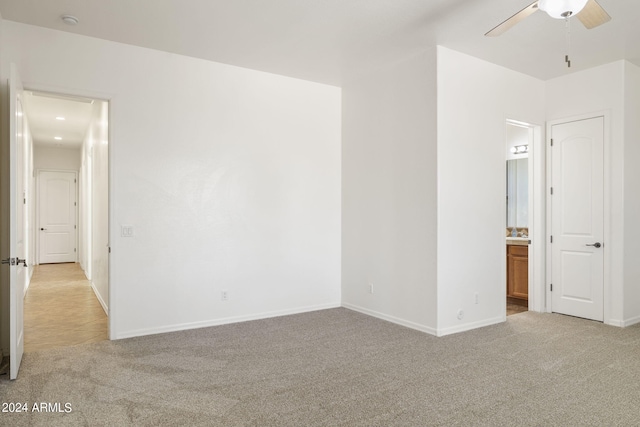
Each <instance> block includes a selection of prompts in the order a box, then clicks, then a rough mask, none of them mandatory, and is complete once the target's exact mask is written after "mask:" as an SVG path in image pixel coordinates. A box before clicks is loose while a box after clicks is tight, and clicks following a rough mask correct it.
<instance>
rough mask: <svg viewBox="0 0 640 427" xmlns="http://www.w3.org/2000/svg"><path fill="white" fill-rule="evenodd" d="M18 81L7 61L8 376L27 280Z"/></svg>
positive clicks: (16, 365) (20, 347) (18, 342)
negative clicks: (8, 165)
mask: <svg viewBox="0 0 640 427" xmlns="http://www.w3.org/2000/svg"><path fill="white" fill-rule="evenodd" d="M22 92H23V90H22V82H21V81H20V77H19V76H18V72H17V69H16V67H15V65H14V64H11V73H10V77H9V135H10V136H9V156H10V159H9V163H10V167H9V187H10V189H9V209H10V213H9V224H10V225H9V250H10V254H9V256H10V258H9V259H8V260H3V263H5V261H6V263H8V264H9V269H10V273H9V328H10V332H9V371H10V372H9V378H11V379H12V380H14V379H16V378H17V377H18V370H19V369H20V362H21V361H22V353H23V352H24V322H23V318H24V291H25V286H26V280H27V268H26V261H25V252H26V250H25V249H26V247H25V234H26V233H25V230H24V203H25V201H24V189H25V183H24V134H25V130H24V109H23V106H22V100H23V98H22Z"/></svg>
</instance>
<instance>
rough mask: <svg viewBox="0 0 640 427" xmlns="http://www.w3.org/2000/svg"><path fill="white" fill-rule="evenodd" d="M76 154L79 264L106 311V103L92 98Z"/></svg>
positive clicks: (107, 201) (107, 173)
mask: <svg viewBox="0 0 640 427" xmlns="http://www.w3.org/2000/svg"><path fill="white" fill-rule="evenodd" d="M94 101H95V102H94V103H93V107H92V109H93V111H92V115H91V120H90V123H89V127H88V128H87V132H86V135H85V138H84V141H83V143H82V149H81V155H80V209H79V210H80V213H79V217H80V227H79V229H80V238H79V241H80V244H79V246H80V254H79V259H80V264H81V266H82V269H83V270H84V272H85V275H86V276H87V279H89V281H90V282H91V286H92V288H93V290H94V292H95V294H96V297H97V298H98V300H99V301H100V304H101V305H102V307H103V308H104V310H105V312H106V313H107V314H108V313H109V217H108V215H109V104H108V102H106V101H100V100H94Z"/></svg>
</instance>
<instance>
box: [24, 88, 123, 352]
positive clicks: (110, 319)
mask: <svg viewBox="0 0 640 427" xmlns="http://www.w3.org/2000/svg"><path fill="white" fill-rule="evenodd" d="M23 86H24V88H25V89H24V90H32V91H37V92H47V93H51V94H58V95H63V96H65V95H66V96H75V97H79V98H90V99H95V100H100V101H106V102H107V107H108V108H107V113H108V117H109V122H108V123H107V130H108V133H109V138H108V146H109V149H108V155H107V160H108V162H109V165H108V168H107V170H108V171H109V179H108V186H109V189H108V195H107V197H108V204H109V208H108V213H107V219H108V225H107V228H108V232H107V234H108V238H109V267H108V272H109V278H108V286H109V292H108V295H109V307H108V309H109V310H108V313H107V335H108V337H109V340H114V339H116V338H117V329H116V325H117V322H116V313H117V297H116V295H117V289H116V284H115V281H114V280H113V278H114V277H115V274H116V264H117V262H116V259H115V258H114V257H112V256H111V252H112V249H113V247H114V244H115V243H116V242H117V240H116V239H115V238H114V237H115V236H114V230H115V225H114V224H115V222H114V219H115V206H114V203H113V201H114V200H115V197H114V194H115V192H116V190H115V188H114V187H115V185H114V183H115V182H116V179H115V177H116V168H115V164H114V158H115V154H114V153H115V150H116V148H115V147H116V145H115V144H114V140H115V138H114V136H113V135H114V129H115V125H114V120H113V112H114V103H117V97H116V95H115V94H113V93H105V92H99V91H92V90H84V89H77V88H72V87H67V86H56V85H50V84H43V83H38V82H33V81H28V80H27V81H23Z"/></svg>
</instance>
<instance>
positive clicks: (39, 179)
mask: <svg viewBox="0 0 640 427" xmlns="http://www.w3.org/2000/svg"><path fill="white" fill-rule="evenodd" d="M24 98H25V107H26V108H25V117H26V120H27V122H28V124H29V128H30V135H31V138H32V139H31V140H30V141H29V143H30V144H31V146H32V152H33V157H32V159H31V164H30V165H29V166H28V168H29V167H30V169H31V170H30V173H29V176H31V177H33V178H31V182H30V187H29V190H30V191H29V192H28V194H27V198H26V200H28V202H29V203H28V204H29V205H30V206H29V209H30V210H29V215H30V220H29V221H28V223H29V226H28V227H27V228H28V234H29V235H30V237H31V239H30V255H29V264H31V265H30V269H31V273H32V277H31V280H30V281H29V283H28V286H27V288H26V289H25V300H24V303H25V305H24V328H25V351H26V352H29V351H37V350H42V349H45V348H52V347H61V346H67V345H77V344H83V343H89V342H95V341H101V340H104V339H108V311H109V305H108V304H109V298H108V297H109V276H108V264H109V260H108V258H109V246H108V229H109V224H108V210H109V197H108V188H109V186H108V181H109V176H108V170H109V167H108V148H109V144H108V141H109V133H108V123H109V118H108V112H109V104H108V102H107V101H103V100H99V99H91V98H83V97H78V96H70V95H63V94H58V93H48V92H40V91H33V90H29V89H27V90H25V92H24Z"/></svg>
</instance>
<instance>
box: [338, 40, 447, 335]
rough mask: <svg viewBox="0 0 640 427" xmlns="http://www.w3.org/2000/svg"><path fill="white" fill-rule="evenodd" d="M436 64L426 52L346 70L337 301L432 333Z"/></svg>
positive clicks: (433, 322)
mask: <svg viewBox="0 0 640 427" xmlns="http://www.w3.org/2000/svg"><path fill="white" fill-rule="evenodd" d="M435 63H436V57H435V49H432V50H429V51H426V52H423V53H421V54H419V55H416V56H413V57H408V58H405V59H404V60H401V61H396V62H393V63H386V64H383V65H380V66H379V67H377V68H375V69H371V70H369V71H367V72H365V73H361V74H358V75H357V76H352V77H351V78H350V79H347V80H346V82H345V83H344V85H343V88H342V91H343V92H342V93H343V104H342V105H343V133H342V158H343V161H342V209H343V213H342V230H343V237H342V256H343V260H342V301H343V305H344V306H346V307H349V308H352V309H355V310H359V311H362V312H365V313H368V314H371V315H374V316H377V317H381V318H384V319H388V320H391V321H394V322H397V323H400V324H404V325H407V326H410V327H413V328H415V329H419V330H423V331H426V332H430V333H432V334H433V333H435V328H436V292H435V291H436V263H435V260H436V66H435ZM369 284H373V287H374V292H373V294H371V293H370V292H369Z"/></svg>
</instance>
